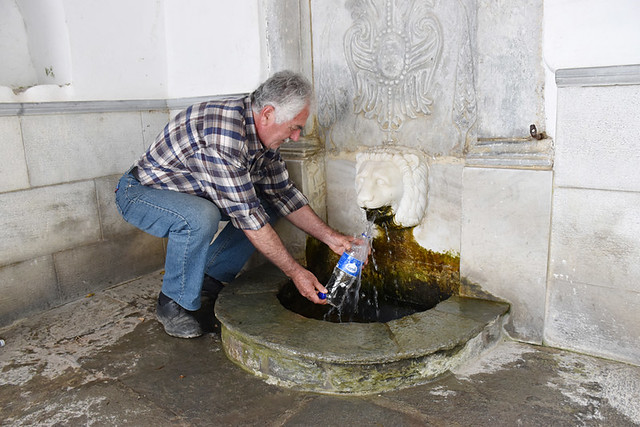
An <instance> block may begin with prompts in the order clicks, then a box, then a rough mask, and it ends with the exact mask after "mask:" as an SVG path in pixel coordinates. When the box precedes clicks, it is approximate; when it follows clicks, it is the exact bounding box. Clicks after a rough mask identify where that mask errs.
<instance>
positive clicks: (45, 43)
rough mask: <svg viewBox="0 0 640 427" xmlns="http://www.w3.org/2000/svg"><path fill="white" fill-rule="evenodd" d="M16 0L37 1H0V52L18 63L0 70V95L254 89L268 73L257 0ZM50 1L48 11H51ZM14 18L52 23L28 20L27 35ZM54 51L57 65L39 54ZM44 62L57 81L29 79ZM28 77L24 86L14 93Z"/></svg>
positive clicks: (89, 96)
mask: <svg viewBox="0 0 640 427" xmlns="http://www.w3.org/2000/svg"><path fill="white" fill-rule="evenodd" d="M23 3H25V4H27V5H29V6H34V5H36V6H38V7H31V8H23V9H24V10H22V15H20V9H19V8H18V6H16V4H18V5H19V4H20V2H18V0H7V2H6V3H5V2H3V3H2V5H1V6H0V11H1V12H7V13H6V14H4V13H3V17H2V18H0V23H5V21H7V23H6V24H7V25H3V26H2V28H1V29H0V58H3V61H2V62H3V64H7V63H11V64H13V65H14V68H15V67H17V69H15V70H13V69H8V70H7V71H2V72H0V102H47V101H85V100H125V99H162V98H181V97H191V96H206V95H219V94H227V93H240V92H249V91H251V90H252V89H254V88H255V86H256V85H257V84H258V83H259V82H260V81H261V80H262V79H263V78H264V77H265V74H266V73H265V72H264V70H265V67H264V66H263V65H262V64H263V63H264V62H265V61H264V59H263V46H262V45H263V40H262V39H263V37H262V36H261V34H262V33H263V32H264V28H263V26H262V25H261V24H260V20H261V18H260V10H259V2H258V0H252V1H248V0H247V1H242V2H223V1H208V0H192V1H189V2H188V3H185V2H181V1H178V0H138V1H135V2H130V1H128V0H110V1H108V2H104V1H99V0H55V1H54V0H47V1H45V0H32V1H30V2H23ZM54 3H55V5H57V6H56V7H54V8H53V9H55V10H54V12H56V13H55V14H54V13H49V12H48V11H50V9H52V7H51V5H52V4H54ZM45 6H47V7H45ZM9 12H10V13H9ZM45 16H46V19H43V17H45ZM20 18H22V20H23V21H24V23H23V24H24V25H26V23H28V21H32V22H34V23H35V24H37V23H38V22H41V23H42V22H44V23H47V24H50V25H48V26H47V27H46V28H44V27H43V26H42V25H32V28H33V27H36V28H38V29H37V30H32V31H31V35H29V33H28V32H26V33H25V31H23V30H22V28H21V27H20V24H21V22H20V21H19V20H20ZM16 37H17V38H16ZM25 37H26V39H25ZM14 39H15V40H16V41H17V43H15V42H13V40H14ZM52 47H53V48H52ZM26 48H28V49H29V52H28V55H27V54H26V53H25V49H26ZM52 49H53V51H55V52H57V55H56V56H55V58H60V57H66V58H68V60H67V61H63V62H60V63H55V61H53V59H52V58H49V57H48V56H47V55H49V54H50V53H51V52H52ZM13 58H15V59H16V61H13ZM5 59H6V61H5ZM43 61H44V62H43ZM47 61H48V62H47ZM52 61H53V62H52ZM49 62H52V64H51V65H52V66H53V72H54V73H56V72H58V73H59V74H62V75H63V76H64V78H62V79H61V80H60V79H56V80H54V81H52V82H49V81H43V79H38V78H37V74H38V73H41V72H44V66H45V65H43V64H49ZM67 62H68V64H67ZM47 66H48V65H47ZM36 67H37V68H36ZM66 67H69V68H68V69H65V68H66ZM3 68H4V65H3ZM34 74H35V75H34ZM23 76H25V77H23ZM43 83H48V84H43ZM49 83H50V84H49ZM34 84H36V85H35V86H33V87H31V88H29V89H27V90H25V91H23V92H18V93H14V91H13V90H12V89H14V88H15V87H17V86H31V85H34Z"/></svg>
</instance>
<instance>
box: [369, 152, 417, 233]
mask: <svg viewBox="0 0 640 427" xmlns="http://www.w3.org/2000/svg"><path fill="white" fill-rule="evenodd" d="M428 173H429V170H428V165H427V162H426V160H425V158H424V155H423V154H422V152H420V151H419V150H416V149H414V148H410V147H403V146H400V145H393V146H392V145H387V146H384V147H376V148H371V149H369V150H367V151H363V152H361V153H358V155H357V156H356V193H357V196H358V206H360V207H362V208H364V209H368V210H371V209H380V208H384V207H386V206H389V207H390V208H391V211H392V213H393V214H394V215H395V219H394V222H395V223H396V224H397V225H399V226H401V227H414V226H416V225H418V224H420V222H421V221H422V218H423V217H424V215H425V211H426V209H427V190H428V182H427V179H428Z"/></svg>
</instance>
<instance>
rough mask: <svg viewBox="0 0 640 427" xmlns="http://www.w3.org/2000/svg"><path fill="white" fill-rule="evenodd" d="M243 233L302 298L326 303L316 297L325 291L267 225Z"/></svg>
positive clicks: (317, 302)
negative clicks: (284, 275) (293, 286)
mask: <svg viewBox="0 0 640 427" xmlns="http://www.w3.org/2000/svg"><path fill="white" fill-rule="evenodd" d="M244 233H245V235H246V236H247V238H248V239H249V240H250V241H251V243H252V244H253V246H254V247H255V248H256V249H257V250H259V251H260V252H261V253H262V254H263V255H264V256H266V257H267V258H268V259H269V261H271V262H272V263H274V264H275V265H276V266H277V267H278V268H279V269H280V270H282V272H283V273H284V274H286V275H287V277H289V278H290V279H291V280H293V283H294V284H295V285H296V288H297V289H298V292H300V294H301V295H302V296H303V297H305V298H306V299H308V300H309V301H312V302H314V303H316V304H326V303H327V301H326V300H321V299H320V298H319V297H318V292H323V293H326V292H327V289H326V288H325V287H324V286H322V284H320V282H318V279H316V276H314V275H313V273H311V272H310V271H309V270H307V269H305V268H304V267H303V266H301V265H300V264H299V263H298V262H297V261H296V260H295V259H294V258H293V257H292V256H291V254H290V253H289V252H288V251H287V249H286V248H285V246H284V244H283V243H282V241H281V240H280V238H279V237H278V235H277V234H276V232H275V231H274V230H273V228H272V227H271V226H270V225H269V224H267V225H265V226H264V227H262V228H261V229H259V230H244Z"/></svg>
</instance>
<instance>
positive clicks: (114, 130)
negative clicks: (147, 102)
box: [22, 111, 144, 186]
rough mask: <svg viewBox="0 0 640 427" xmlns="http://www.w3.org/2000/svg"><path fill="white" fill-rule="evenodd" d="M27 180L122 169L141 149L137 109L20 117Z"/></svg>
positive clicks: (38, 182)
mask: <svg viewBox="0 0 640 427" xmlns="http://www.w3.org/2000/svg"><path fill="white" fill-rule="evenodd" d="M22 131H23V139H24V146H25V153H26V158H27V165H28V168H29V176H30V178H31V185H33V186H43V185H51V184H58V183H62V182H70V181H76V180H82V179H90V178H95V177H99V176H105V175H111V174H116V173H121V172H124V171H125V170H126V169H127V168H128V167H129V166H130V165H131V164H132V163H133V161H134V160H135V159H136V158H138V157H139V156H140V155H141V154H142V152H143V149H144V144H143V133H142V123H141V118H140V112H137V111H136V112H117V113H87V114H61V115H45V116H25V117H23V118H22Z"/></svg>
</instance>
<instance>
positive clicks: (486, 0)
mask: <svg viewBox="0 0 640 427" xmlns="http://www.w3.org/2000/svg"><path fill="white" fill-rule="evenodd" d="M542 10H543V0H523V1H518V2H513V1H510V0H478V5H477V13H478V18H477V19H478V32H477V45H476V47H477V61H478V69H477V80H476V88H477V94H478V96H477V103H478V137H479V138H513V137H528V136H529V125H530V124H532V123H536V124H537V127H538V128H539V129H540V130H544V121H545V118H544V98H543V95H544V93H543V92H544V69H543V67H542V66H541V64H542V16H543V14H542Z"/></svg>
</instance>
